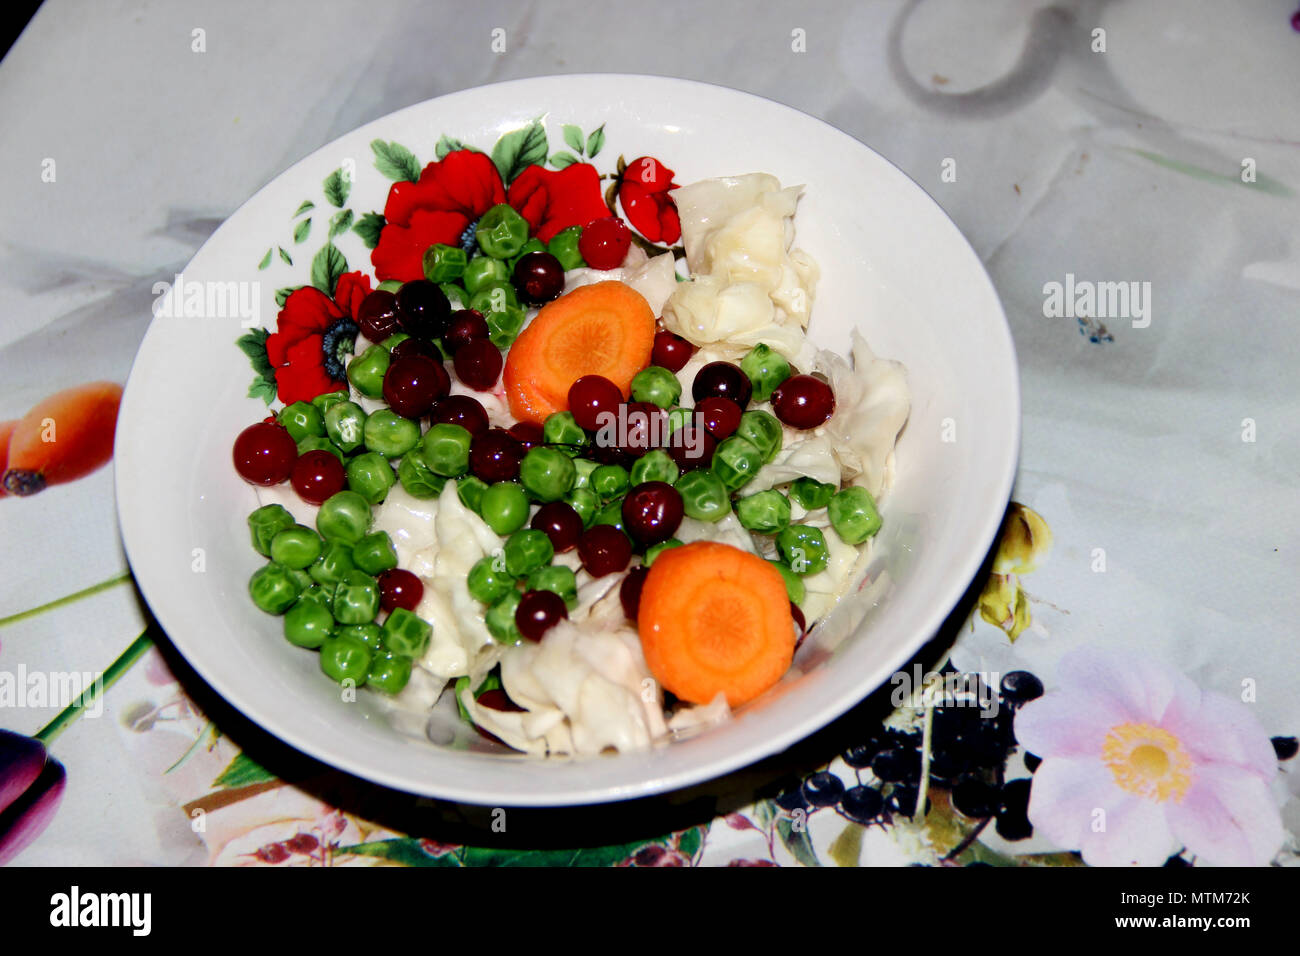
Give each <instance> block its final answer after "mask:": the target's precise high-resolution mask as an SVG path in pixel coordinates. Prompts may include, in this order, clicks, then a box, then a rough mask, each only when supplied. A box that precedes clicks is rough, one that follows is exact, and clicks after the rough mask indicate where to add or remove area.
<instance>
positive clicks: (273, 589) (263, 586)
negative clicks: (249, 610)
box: [248, 561, 303, 614]
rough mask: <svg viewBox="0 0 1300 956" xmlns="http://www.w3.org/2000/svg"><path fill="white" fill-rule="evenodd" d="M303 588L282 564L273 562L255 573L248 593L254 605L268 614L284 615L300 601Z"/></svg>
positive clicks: (250, 580)
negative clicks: (294, 603) (295, 602)
mask: <svg viewBox="0 0 1300 956" xmlns="http://www.w3.org/2000/svg"><path fill="white" fill-rule="evenodd" d="M302 590H303V589H302V586H301V585H300V584H299V583H298V581H297V579H296V578H295V577H294V576H293V575H292V574H291V573H290V571H289V569H288V568H286V567H285V566H284V565H282V564H276V563H275V562H274V561H272V562H271V563H270V564H266V565H263V566H262V567H260V568H258V569H257V570H256V571H254V572H253V576H252V577H251V578H249V580H248V593H249V594H250V595H252V598H253V603H254V604H256V605H257V606H258V607H260V608H261V609H262V610H263V611H266V612H267V613H268V614H283V613H284V612H285V611H287V610H289V608H291V607H292V606H293V602H294V601H296V600H298V595H299V594H301V593H302Z"/></svg>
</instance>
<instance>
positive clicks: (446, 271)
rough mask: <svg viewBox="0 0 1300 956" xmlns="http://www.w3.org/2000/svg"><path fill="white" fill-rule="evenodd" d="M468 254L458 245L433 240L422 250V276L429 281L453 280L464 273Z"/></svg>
mask: <svg viewBox="0 0 1300 956" xmlns="http://www.w3.org/2000/svg"><path fill="white" fill-rule="evenodd" d="M468 262H469V256H468V255H467V254H466V253H465V250H464V249H462V248H461V247H460V246H447V245H443V244H442V243H441V242H435V243H434V244H433V245H431V246H430V247H429V248H428V249H425V250H424V277H425V278H426V279H428V280H429V281H430V282H455V281H456V280H457V279H459V278H460V277H461V276H463V275H464V274H465V266H466V264H468Z"/></svg>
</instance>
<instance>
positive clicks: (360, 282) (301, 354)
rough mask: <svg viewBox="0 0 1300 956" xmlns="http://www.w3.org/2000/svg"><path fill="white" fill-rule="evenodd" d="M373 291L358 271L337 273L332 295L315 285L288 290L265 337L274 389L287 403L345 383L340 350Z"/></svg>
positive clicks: (353, 332) (348, 342) (347, 342)
mask: <svg viewBox="0 0 1300 956" xmlns="http://www.w3.org/2000/svg"><path fill="white" fill-rule="evenodd" d="M369 294H370V279H369V277H368V276H365V275H363V274H362V273H360V272H346V273H344V274H343V275H341V276H339V281H338V285H337V286H336V287H335V289H334V298H332V299H331V298H330V297H329V296H327V295H326V294H325V293H324V292H321V291H320V290H319V289H316V288H314V287H312V286H303V287H302V288H301V289H295V290H294V291H293V292H292V293H290V295H289V298H288V299H286V300H285V303H284V308H283V309H281V310H280V314H279V315H278V316H277V317H276V320H275V327H276V331H274V332H272V333H271V334H270V335H268V336H267V337H266V357H267V360H268V361H270V363H271V365H272V367H273V368H274V369H275V385H276V394H277V395H278V396H279V399H280V401H282V402H284V404H286V405H292V404H293V403H294V402H299V401H302V402H309V401H311V400H312V399H313V398H315V397H316V396H317V395H321V394H324V393H325V392H334V391H339V390H341V389H345V388H347V376H346V375H345V372H344V363H343V355H342V352H341V351H340V350H341V349H344V348H345V347H346V349H350V348H351V345H352V340H353V339H354V338H355V337H356V334H357V325H356V317H357V310H358V309H359V308H360V307H361V300H362V299H364V298H365V297H366V296H367V295H369Z"/></svg>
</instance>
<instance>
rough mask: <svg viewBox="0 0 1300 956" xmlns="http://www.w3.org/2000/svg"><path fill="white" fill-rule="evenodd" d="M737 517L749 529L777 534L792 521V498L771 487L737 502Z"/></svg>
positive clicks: (761, 532)
mask: <svg viewBox="0 0 1300 956" xmlns="http://www.w3.org/2000/svg"><path fill="white" fill-rule="evenodd" d="M736 517H737V518H739V519H740V523H741V525H743V526H744V528H745V529H746V530H748V531H754V532H757V533H758V534H776V533H777V532H778V531H780V530H781V529H782V528H784V527H785V526H786V525H788V524H789V523H790V499H789V498H787V497H786V496H785V495H783V494H781V492H779V491H776V490H773V489H769V490H768V491H760V492H759V493H758V494H756V495H748V496H746V497H744V498H741V499H740V500H739V501H737V502H736Z"/></svg>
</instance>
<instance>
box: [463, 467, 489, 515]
mask: <svg viewBox="0 0 1300 956" xmlns="http://www.w3.org/2000/svg"><path fill="white" fill-rule="evenodd" d="M487 490H488V485H487V482H486V481H484V480H483V479H482V478H480V477H478V476H477V475H465V476H464V477H462V478H458V479H457V480H456V497H457V498H459V499H460V503H461V504H463V505H464V506H465V507H466V508H468V509H469V510H470V511H472V512H474V513H475V514H476V515H481V514H482V513H483V492H485V491H487Z"/></svg>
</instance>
